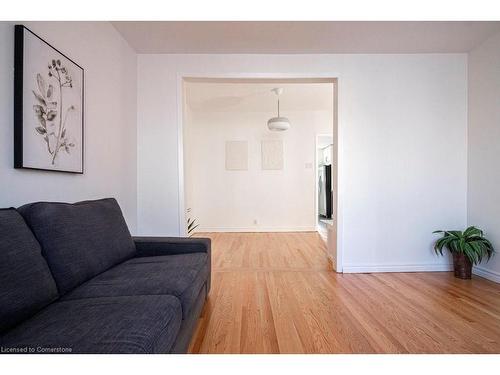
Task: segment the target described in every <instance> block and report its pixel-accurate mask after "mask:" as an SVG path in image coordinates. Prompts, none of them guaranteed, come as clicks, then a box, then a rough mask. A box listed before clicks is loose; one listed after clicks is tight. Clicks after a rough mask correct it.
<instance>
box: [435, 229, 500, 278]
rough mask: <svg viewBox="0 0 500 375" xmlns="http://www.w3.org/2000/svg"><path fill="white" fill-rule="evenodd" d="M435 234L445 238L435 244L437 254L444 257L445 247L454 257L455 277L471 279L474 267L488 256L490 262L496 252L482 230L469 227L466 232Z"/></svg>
mask: <svg viewBox="0 0 500 375" xmlns="http://www.w3.org/2000/svg"><path fill="white" fill-rule="evenodd" d="M433 233H442V234H443V237H441V238H440V239H438V240H437V241H436V243H435V244H434V250H435V251H436V254H438V253H439V254H441V255H443V247H445V248H447V249H448V250H449V251H450V253H451V255H453V268H454V270H455V277H458V278H460V279H470V278H471V277H472V265H473V264H479V263H481V261H482V260H483V258H484V257H485V256H486V257H487V258H488V260H490V258H491V256H492V255H493V253H494V252H495V251H494V250H493V246H492V245H491V242H490V241H488V240H487V239H486V238H485V237H484V234H483V231H482V230H481V229H478V228H476V227H469V228H467V229H466V230H465V231H463V232H462V231H459V230H437V231H434V232H433Z"/></svg>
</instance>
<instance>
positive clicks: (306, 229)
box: [196, 226, 316, 233]
mask: <svg viewBox="0 0 500 375" xmlns="http://www.w3.org/2000/svg"><path fill="white" fill-rule="evenodd" d="M196 231H197V232H230V233H237V232H244V233H251V232H255V233H258V232H265V233H269V232H316V228H315V227H314V226H306V227H285V228H283V227H281V228H275V227H263V228H261V227H237V228H233V227H198V228H196Z"/></svg>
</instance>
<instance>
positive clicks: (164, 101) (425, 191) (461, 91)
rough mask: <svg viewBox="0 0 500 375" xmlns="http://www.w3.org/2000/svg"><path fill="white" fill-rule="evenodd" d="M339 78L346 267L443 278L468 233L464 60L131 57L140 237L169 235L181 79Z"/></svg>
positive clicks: (174, 225)
mask: <svg viewBox="0 0 500 375" xmlns="http://www.w3.org/2000/svg"><path fill="white" fill-rule="evenodd" d="M238 73H239V74H243V75H245V73H247V74H250V75H256V74H257V75H258V74H264V75H265V74H267V75H282V76H283V75H287V74H291V75H302V76H306V77H307V76H310V75H315V74H318V75H319V74H324V75H331V74H333V75H334V76H338V77H339V110H338V111H339V148H340V151H339V199H340V202H339V211H340V212H339V214H340V217H339V220H340V223H339V227H340V232H339V233H338V235H339V241H340V243H341V244H342V246H343V249H344V271H351V272H352V271H377V270H379V271H380V270H386V271H391V270H393V271H394V270H442V269H448V267H449V259H448V258H438V257H436V256H435V255H434V254H433V252H432V249H431V245H432V242H433V241H434V240H435V237H434V235H432V233H431V232H432V231H433V230H435V229H440V228H461V227H464V226H465V225H466V221H467V218H466V215H467V214H466V185H467V179H466V174H465V172H464V171H465V170H466V150H467V146H466V124H467V111H466V108H467V82H466V80H467V56H466V55H464V54H446V55H440V54H432V55H418V54H415V55H314V56H313V57H311V56H308V55H139V58H138V231H139V232H140V233H142V234H178V233H179V220H178V216H179V164H178V163H179V160H178V156H179V149H178V141H179V128H178V111H179V108H180V107H181V106H180V105H179V103H178V101H177V98H178V95H177V94H178V89H179V88H178V84H179V83H180V80H179V76H180V75H181V74H186V75H189V74H196V75H213V74H238Z"/></svg>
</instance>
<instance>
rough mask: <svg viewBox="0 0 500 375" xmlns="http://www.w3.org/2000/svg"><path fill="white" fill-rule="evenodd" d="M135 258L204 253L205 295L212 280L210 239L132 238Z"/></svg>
mask: <svg viewBox="0 0 500 375" xmlns="http://www.w3.org/2000/svg"><path fill="white" fill-rule="evenodd" d="M132 238H133V240H134V243H135V248H136V255H135V256H136V257H154V256H161V255H175V254H188V253H206V254H207V258H208V265H207V266H208V279H207V283H206V286H207V295H208V293H209V292H210V286H211V279H212V254H211V252H212V247H211V246H212V242H211V240H210V238H186V237H132Z"/></svg>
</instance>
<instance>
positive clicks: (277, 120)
mask: <svg viewBox="0 0 500 375" xmlns="http://www.w3.org/2000/svg"><path fill="white" fill-rule="evenodd" d="M271 91H272V92H274V93H275V94H276V96H277V97H278V116H277V117H272V118H270V119H269V120H268V121H267V127H268V128H269V130H271V131H285V130H288V129H290V120H288V119H287V118H286V117H282V116H280V95H281V94H282V93H283V89H282V88H280V87H277V88H274V89H272V90H271Z"/></svg>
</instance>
